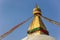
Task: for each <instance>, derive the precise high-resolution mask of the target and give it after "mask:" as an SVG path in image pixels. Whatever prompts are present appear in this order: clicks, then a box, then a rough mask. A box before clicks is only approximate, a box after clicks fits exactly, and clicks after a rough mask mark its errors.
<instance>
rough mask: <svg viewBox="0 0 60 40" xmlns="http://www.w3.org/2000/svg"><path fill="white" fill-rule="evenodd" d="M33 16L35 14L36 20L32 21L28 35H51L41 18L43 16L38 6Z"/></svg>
mask: <svg viewBox="0 0 60 40" xmlns="http://www.w3.org/2000/svg"><path fill="white" fill-rule="evenodd" d="M33 14H34V18H33V20H32V23H31V24H30V26H29V29H28V35H33V34H35V35H40V34H46V35H49V33H48V31H47V29H46V27H45V25H44V24H43V22H42V20H41V18H40V16H41V15H42V14H41V10H40V8H39V6H38V5H36V7H35V8H34V9H33Z"/></svg>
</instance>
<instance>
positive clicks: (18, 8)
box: [0, 0, 60, 40]
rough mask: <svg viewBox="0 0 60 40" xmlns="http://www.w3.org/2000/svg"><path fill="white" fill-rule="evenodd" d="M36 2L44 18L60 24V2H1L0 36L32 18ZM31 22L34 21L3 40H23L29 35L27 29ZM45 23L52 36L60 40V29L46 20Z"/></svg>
mask: <svg viewBox="0 0 60 40" xmlns="http://www.w3.org/2000/svg"><path fill="white" fill-rule="evenodd" d="M36 2H37V3H38V5H39V7H40V9H41V10H42V14H43V16H46V17H48V18H50V19H53V20H55V21H58V22H60V0H0V35H2V34H4V33H5V32H7V31H8V30H9V29H11V28H12V27H14V26H15V25H17V24H18V23H20V22H22V21H24V20H25V19H27V18H28V17H30V16H32V15H33V14H32V11H33V8H34V7H35V4H36ZM31 21H32V19H31V20H29V21H28V22H26V23H25V24H23V25H22V26H21V27H19V28H17V29H16V30H15V31H14V32H13V33H11V34H10V35H8V36H7V37H5V38H4V39H3V40H21V39H22V38H24V37H25V36H26V35H27V29H28V27H29V24H30V23H31ZM43 22H44V24H45V26H46V28H47V30H48V31H49V33H50V36H53V37H54V38H56V40H60V27H59V26H57V25H54V24H51V23H49V22H48V21H46V20H44V19H43Z"/></svg>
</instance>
